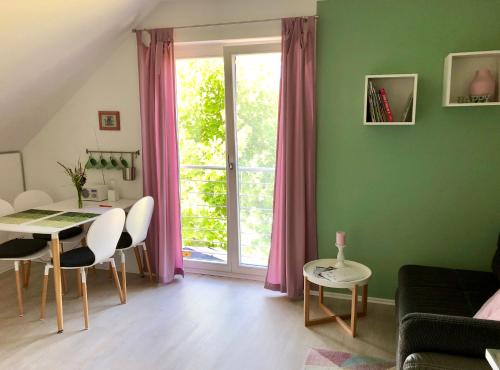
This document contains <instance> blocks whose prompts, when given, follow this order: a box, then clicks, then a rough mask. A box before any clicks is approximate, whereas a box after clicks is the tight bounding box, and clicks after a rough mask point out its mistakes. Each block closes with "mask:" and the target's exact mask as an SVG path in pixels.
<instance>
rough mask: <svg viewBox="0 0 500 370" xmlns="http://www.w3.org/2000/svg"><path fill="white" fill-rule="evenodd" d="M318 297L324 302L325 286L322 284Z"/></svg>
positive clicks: (320, 301)
mask: <svg viewBox="0 0 500 370" xmlns="http://www.w3.org/2000/svg"><path fill="white" fill-rule="evenodd" d="M318 299H319V303H323V302H324V300H325V296H324V288H323V286H322V285H320V286H319V292H318Z"/></svg>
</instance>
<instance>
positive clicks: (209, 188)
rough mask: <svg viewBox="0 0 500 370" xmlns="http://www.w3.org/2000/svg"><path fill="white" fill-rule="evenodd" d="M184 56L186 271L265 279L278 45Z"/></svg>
mask: <svg viewBox="0 0 500 370" xmlns="http://www.w3.org/2000/svg"><path fill="white" fill-rule="evenodd" d="M183 52H184V55H183V54H182V53H178V55H179V54H181V57H180V58H179V57H178V60H177V99H178V122H179V150H180V161H181V212H182V234H183V251H184V260H185V265H186V268H187V269H188V270H193V271H199V272H207V273H216V274H220V273H222V274H228V275H233V274H234V275H245V276H249V277H250V276H254V277H259V276H263V275H264V274H265V271H266V267H267V259H268V254H269V247H270V237H271V223H272V201H273V188H274V166H275V154H276V129H277V114H278V95H279V81H280V67H281V61H280V59H281V56H280V46H279V44H259V45H240V46H220V47H208V48H203V49H202V48H196V51H195V52H194V54H193V53H192V52H190V51H189V49H188V51H187V54H186V51H183ZM200 53H201V54H200Z"/></svg>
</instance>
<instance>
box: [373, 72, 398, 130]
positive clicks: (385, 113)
mask: <svg viewBox="0 0 500 370" xmlns="http://www.w3.org/2000/svg"><path fill="white" fill-rule="evenodd" d="M368 107H369V109H370V116H371V122H393V121H394V118H393V116H392V111H391V107H390V105H389V100H387V94H386V93H385V90H384V89H380V90H379V91H377V90H376V89H375V86H373V82H371V81H368Z"/></svg>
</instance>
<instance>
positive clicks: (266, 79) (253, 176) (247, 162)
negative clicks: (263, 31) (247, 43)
mask: <svg viewBox="0 0 500 370" xmlns="http://www.w3.org/2000/svg"><path fill="white" fill-rule="evenodd" d="M233 71H234V72H233V73H234V76H233V77H234V78H235V83H234V100H235V127H236V130H235V133H236V144H237V145H236V148H237V164H238V165H237V181H238V208H239V214H238V219H239V265H245V266H260V267H266V266H267V263H268V258H269V248H270V245H271V226H272V208H273V191H274V167H275V163H276V132H277V123H278V100H279V85H280V75H281V54H280V53H279V52H266V53H245V54H237V55H235V56H234V67H233Z"/></svg>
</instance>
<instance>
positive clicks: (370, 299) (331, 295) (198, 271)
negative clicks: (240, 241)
mask: <svg viewBox="0 0 500 370" xmlns="http://www.w3.org/2000/svg"><path fill="white" fill-rule="evenodd" d="M184 271H185V272H186V273H188V274H197V275H210V276H218V277H228V278H235V279H244V280H255V281H264V279H263V278H262V277H261V276H257V275H244V274H235V273H230V272H221V271H211V270H201V269H192V268H185V269H184ZM324 294H325V297H329V298H337V299H346V300H351V295H350V294H346V293H335V292H325V293H324ZM311 295H315V296H317V295H318V292H317V291H311ZM368 302H370V303H376V304H385V305H388V306H394V305H395V301H394V299H386V298H377V297H368Z"/></svg>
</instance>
